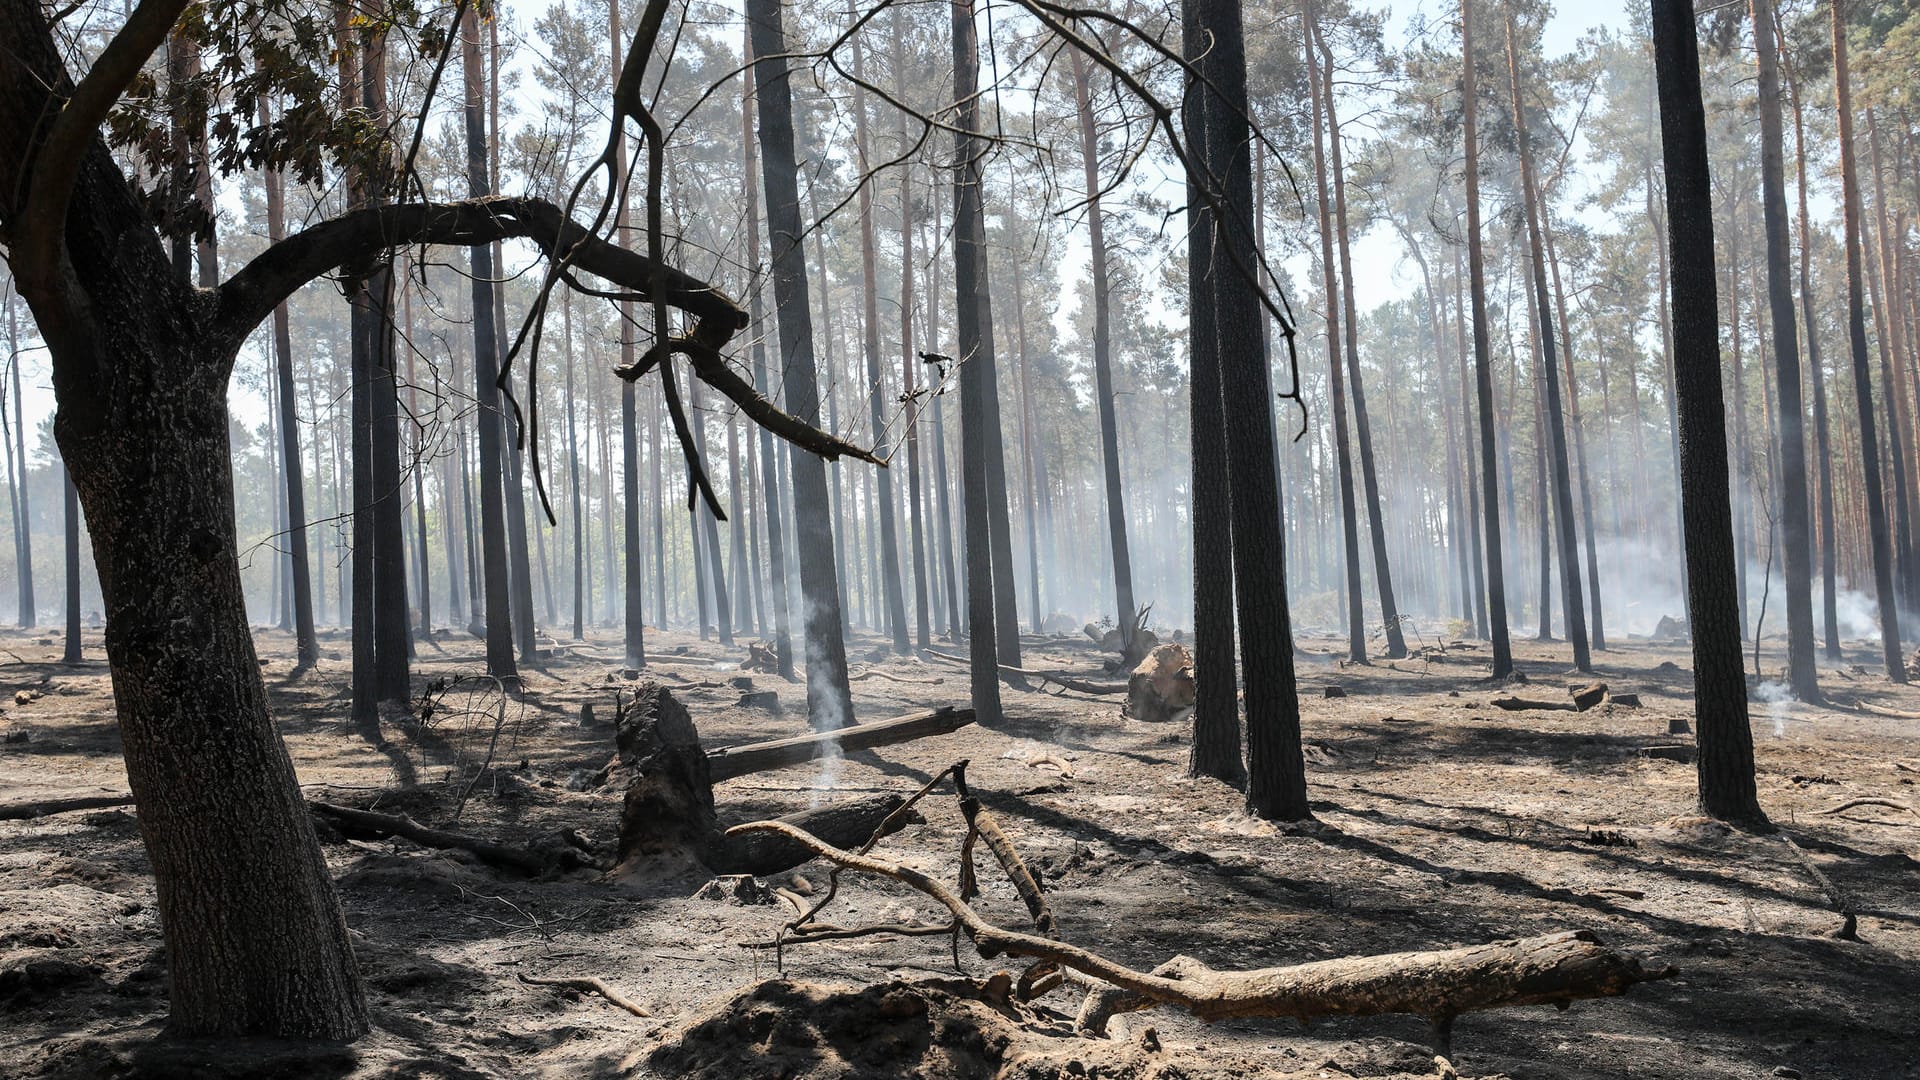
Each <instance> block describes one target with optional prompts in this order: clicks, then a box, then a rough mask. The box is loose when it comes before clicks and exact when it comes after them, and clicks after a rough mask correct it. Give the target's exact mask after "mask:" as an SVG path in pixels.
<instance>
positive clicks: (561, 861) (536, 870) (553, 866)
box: [307, 802, 594, 875]
mask: <svg viewBox="0 0 1920 1080" xmlns="http://www.w3.org/2000/svg"><path fill="white" fill-rule="evenodd" d="M307 806H308V808H309V809H311V810H312V811H313V812H314V813H315V814H318V815H319V816H320V817H322V818H325V819H326V820H327V821H328V822H330V823H332V825H333V826H334V827H335V828H337V829H339V830H340V832H341V833H342V834H343V835H345V836H351V837H354V838H356V839H365V840H384V839H386V838H387V837H389V836H398V837H400V838H401V839H403V840H411V841H413V842H414V843H416V844H419V845H420V846H421V847H430V848H439V849H441V850H453V851H465V852H468V853H469V854H471V855H473V856H474V857H475V858H477V859H479V860H480V861H481V862H484V863H486V864H488V865H489V866H497V867H500V868H501V869H503V870H513V871H516V872H518V873H522V874H528V875H538V874H544V873H546V872H548V871H549V870H567V869H573V868H575V867H582V866H593V865H594V863H593V860H592V858H591V857H590V856H589V855H588V854H587V853H586V852H584V851H581V850H580V849H579V848H577V847H575V846H573V845H571V844H567V843H564V842H561V841H555V842H553V843H551V844H548V845H546V846H545V847H544V848H541V849H534V848H523V847H514V846H512V845H511V844H501V843H496V842H495V841H492V840H486V839H482V838H480V837H477V836H468V835H466V834H465V833H456V832H448V831H447V830H445V829H435V828H431V827H429V826H426V825H422V824H420V823H419V822H417V821H415V820H413V819H412V818H410V817H408V816H407V815H405V814H381V813H376V812H375V811H372V810H355V809H354V808H353V807H350V806H339V805H336V804H334V803H324V802H310V803H308V804H307Z"/></svg>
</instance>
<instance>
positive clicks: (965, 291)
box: [953, 0, 1019, 727]
mask: <svg viewBox="0 0 1920 1080" xmlns="http://www.w3.org/2000/svg"><path fill="white" fill-rule="evenodd" d="M953 68H954V75H953V94H954V99H955V100H956V101H958V102H959V103H960V106H959V110H958V111H959V122H958V128H959V130H958V131H957V132H956V133H955V134H954V157H955V159H956V161H957V165H956V168H955V173H954V191H953V198H954V202H953V295H954V302H955V305H956V307H955V311H956V319H955V325H956V327H957V337H956V344H957V347H958V350H959V353H960V355H959V357H958V359H957V361H956V362H957V363H958V364H959V366H960V469H961V479H962V484H963V492H964V499H965V503H964V505H963V507H962V520H963V521H964V522H965V525H966V564H967V634H968V644H969V649H968V652H969V654H970V657H971V659H972V662H973V664H972V682H971V689H972V700H973V711H974V714H975V715H976V716H978V717H979V718H980V723H981V724H982V725H983V726H986V727H992V726H994V725H996V724H998V723H1000V721H1001V719H1002V717H1001V712H1000V679H999V664H1001V663H1004V662H1006V661H1003V660H1001V659H1000V657H1001V655H1002V653H1003V650H1001V649H1000V648H999V647H998V643H997V640H996V639H997V637H998V636H999V635H1000V634H1001V633H1003V632H1004V628H1003V627H1001V626H1000V625H999V620H998V619H996V617H995V616H996V610H995V609H996V605H995V603H994V599H995V595H996V594H997V592H998V591H999V589H998V581H997V579H998V577H999V574H998V573H997V571H998V570H999V569H1000V568H999V567H998V566H997V565H996V564H997V563H998V561H999V560H997V559H995V558H994V550H993V549H994V543H993V535H992V534H993V526H992V523H991V522H990V521H989V511H988V502H989V499H990V498H991V496H990V495H989V489H990V487H991V477H990V476H989V475H988V474H989V472H990V470H989V468H988V457H989V449H988V445H987V444H988V442H989V441H997V440H998V439H999V438H1000V428H999V424H998V423H997V422H996V416H995V414H994V413H993V412H991V411H990V410H989V408H988V405H989V400H988V399H989V398H990V397H991V396H992V395H993V393H994V389H993V383H992V380H991V378H990V376H991V374H992V369H993V362H994V357H993V337H992V333H993V331H992V329H991V324H990V323H988V324H986V325H982V324H983V322H984V321H985V317H986V315H987V308H986V305H987V301H986V289H987V282H986V275H985V273H984V269H985V264H986V253H985V251H984V250H983V249H984V247H985V243H984V239H985V228H984V223H983V222H982V221H981V216H982V213H983V211H982V209H981V192H980V188H981V186H982V178H981V158H982V156H984V155H985V153H986V146H985V145H984V144H983V143H982V142H981V140H980V139H979V137H978V135H977V132H978V131H979V129H980V111H979V103H978V100H977V97H976V94H977V92H978V89H979V87H978V83H979V72H980V46H979V38H978V36H977V34H976V32H975V30H974V25H973V0H953ZM1003 502H1004V500H1003ZM1008 562H1009V564H1011V559H1009V560H1008ZM1008 569H1011V565H1009V567H1008ZM1008 584H1009V586H1010V585H1011V582H1008ZM1012 632H1013V633H1015V634H1018V633H1019V627H1018V626H1015V627H1014V628H1013V631H1012Z"/></svg>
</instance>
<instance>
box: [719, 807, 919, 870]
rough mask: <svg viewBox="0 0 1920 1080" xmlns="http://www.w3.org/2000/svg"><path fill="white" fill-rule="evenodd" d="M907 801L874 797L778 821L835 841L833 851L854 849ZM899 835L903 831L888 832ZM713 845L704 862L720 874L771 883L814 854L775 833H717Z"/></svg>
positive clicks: (831, 841)
mask: <svg viewBox="0 0 1920 1080" xmlns="http://www.w3.org/2000/svg"><path fill="white" fill-rule="evenodd" d="M902 801H903V800H902V799H901V798H900V796H898V795H869V796H866V797H864V798H859V799H852V800H849V801H847V802H842V803H835V804H834V805H832V806H823V807H820V808H819V809H817V810H805V811H802V812H800V813H797V814H788V815H787V816H786V817H783V818H780V819H779V820H780V821H783V822H786V823H787V824H788V825H791V826H792V827H794V828H796V829H799V830H801V831H802V832H805V833H807V834H809V835H812V836H818V837H820V838H821V839H823V840H825V839H827V838H828V837H832V838H833V839H832V840H830V841H828V842H829V843H831V844H833V846H834V847H853V846H855V845H858V844H861V843H863V842H865V841H866V839H867V838H868V837H870V836H872V835H873V833H874V830H875V828H876V827H877V826H878V825H879V824H880V823H882V822H884V821H886V819H887V817H888V816H889V815H891V814H892V813H893V812H894V811H895V810H897V809H899V807H900V804H901V802H902ZM902 824H904V822H903V823H902ZM897 831H899V826H898V825H895V826H894V827H892V828H889V829H888V830H887V832H897ZM712 843H713V845H714V846H712V847H710V848H708V849H707V850H705V851H704V852H702V854H701V860H700V861H701V862H703V863H705V864H706V865H707V866H709V867H711V868H713V870H714V872H715V873H720V874H752V875H754V876H756V877H766V876H768V875H770V874H778V873H780V872H782V871H785V870H791V869H793V868H794V867H796V866H799V865H800V864H801V863H803V862H806V861H807V860H809V859H811V858H813V851H812V850H811V849H809V848H808V847H807V846H806V845H804V844H797V843H794V842H793V841H792V840H789V839H787V838H786V837H784V836H780V835H778V834H775V833H749V834H743V835H740V836H729V835H727V834H726V833H716V834H715V837H714V839H713V841H712Z"/></svg>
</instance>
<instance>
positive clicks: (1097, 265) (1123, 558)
mask: <svg viewBox="0 0 1920 1080" xmlns="http://www.w3.org/2000/svg"><path fill="white" fill-rule="evenodd" d="M1068 51H1069V52H1070V53H1071V54H1072V58H1073V98H1074V104H1075V106H1076V108H1077V111H1078V112H1079V119H1080V160H1081V165H1082V172H1083V173H1084V174H1085V176H1086V183H1087V243H1088V244H1089V245H1090V246H1091V248H1092V260H1093V394H1094V406H1095V408H1096V410H1097V411H1098V415H1099V418H1100V463H1101V467H1102V471H1103V473H1104V475H1105V477H1106V483H1107V541H1108V543H1109V544H1111V545H1112V547H1113V595H1114V605H1115V615H1114V623H1115V625H1117V626H1119V627H1120V633H1121V635H1122V637H1123V638H1124V639H1125V641H1124V642H1123V643H1124V645H1125V646H1126V648H1125V649H1124V653H1125V655H1126V656H1127V657H1128V658H1129V659H1130V660H1137V659H1139V657H1137V656H1136V655H1135V649H1134V646H1133V630H1134V626H1135V623H1136V621H1137V620H1136V618H1135V616H1134V611H1135V610H1136V609H1135V604H1134V598H1133V555H1132V552H1131V550H1130V549H1129V548H1128V546H1127V506H1126V500H1125V499H1124V498H1123V496H1122V493H1121V490H1120V432H1119V425H1118V421H1117V420H1116V419H1115V418H1114V409H1113V362H1112V360H1111V359H1110V356H1111V353H1112V348H1113V346H1112V339H1113V331H1112V314H1111V309H1112V299H1111V297H1110V295H1109V286H1108V284H1107V248H1106V223H1105V222H1104V221H1103V220H1102V213H1101V209H1100V160H1099V156H1100V147H1099V143H1098V141H1097V140H1096V139H1095V138H1094V132H1093V101H1092V95H1091V92H1090V90H1089V87H1088V84H1087V61H1086V58H1085V57H1083V56H1081V55H1080V52H1079V50H1077V49H1071V50H1068ZM1042 614H1043V613H1042V612H1039V611H1035V612H1034V618H1035V619H1036V620H1038V619H1039V618H1041V616H1042ZM1236 757H1237V755H1236Z"/></svg>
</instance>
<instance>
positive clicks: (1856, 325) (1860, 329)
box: [1696, 0, 1907, 683]
mask: <svg viewBox="0 0 1920 1080" xmlns="http://www.w3.org/2000/svg"><path fill="white" fill-rule="evenodd" d="M1829 7H1830V8H1831V11H1832V24H1833V86H1834V96H1835V97H1836V98H1837V102H1836V104H1837V106H1838V110H1839V117H1840V132H1839V139H1840V187H1841V196H1842V198H1841V202H1842V206H1843V213H1842V216H1843V220H1844V228H1845V232H1844V235H1843V237H1842V242H1843V243H1844V244H1845V245H1846V254H1847V337H1848V343H1849V345H1850V346H1851V350H1852V353H1853V393H1854V401H1855V403H1856V413H1857V415H1856V417H1855V419H1856V421H1857V422H1858V423H1859V425H1860V458H1861V464H1862V467H1863V469H1864V471H1865V473H1866V502H1867V531H1868V534H1869V538H1870V542H1871V544H1872V549H1873V581H1874V594H1875V599H1876V601H1877V602H1878V603H1879V605H1880V647H1881V650H1882V654H1883V655H1884V656H1885V658H1886V666H1887V678H1889V679H1891V680H1893V681H1894V682H1897V683H1904V682H1906V681H1907V669H1906V662H1905V659H1904V658H1903V657H1902V656H1901V655H1900V615H1899V608H1898V600H1897V597H1896V594H1895V592H1894V586H1893V570H1894V567H1893V542H1892V537H1891V535H1890V534H1889V532H1888V525H1887V501H1886V490H1885V488H1884V486H1883V485H1882V483H1881V479H1880V446H1879V443H1878V441H1877V440H1876V438H1875V434H1874V418H1873V385H1872V369H1871V367H1870V365H1869V361H1868V359H1867V323H1866V313H1865V311H1864V308H1863V305H1864V303H1865V301H1864V299H1863V297H1862V290H1863V287H1864V286H1863V282H1862V275H1861V253H1860V244H1861V240H1860V177H1859V174H1858V171H1857V170H1856V168H1855V166H1854V160H1853V91H1852V87H1851V86H1850V85H1849V81H1848V76H1847V27H1846V12H1845V8H1846V3H1845V0H1829ZM1886 391H1887V393H1888V394H1889V395H1891V394H1895V393H1897V392H1898V390H1897V388H1896V387H1892V386H1889V387H1887V388H1886ZM1696 635H1697V631H1696ZM1696 640H1697V636H1696Z"/></svg>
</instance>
